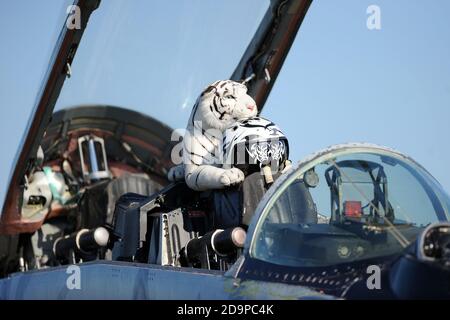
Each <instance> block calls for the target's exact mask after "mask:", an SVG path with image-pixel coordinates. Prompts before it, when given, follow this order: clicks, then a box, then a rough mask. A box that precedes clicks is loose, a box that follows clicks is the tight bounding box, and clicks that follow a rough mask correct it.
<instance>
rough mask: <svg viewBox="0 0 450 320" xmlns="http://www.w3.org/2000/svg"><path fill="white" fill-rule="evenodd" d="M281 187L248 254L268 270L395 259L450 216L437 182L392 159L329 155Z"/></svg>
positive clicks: (376, 155) (420, 170) (363, 154)
mask: <svg viewBox="0 0 450 320" xmlns="http://www.w3.org/2000/svg"><path fill="white" fill-rule="evenodd" d="M283 180H284V181H283V182H280V183H279V184H277V187H278V189H277V190H276V191H275V190H274V194H273V195H272V198H271V199H270V200H268V201H267V202H266V204H265V206H264V209H263V211H262V214H261V216H260V219H259V221H258V223H257V224H256V226H255V231H254V234H253V237H252V242H251V246H250V252H249V253H250V256H252V257H253V258H255V259H256V260H259V261H264V262H268V263H270V264H271V265H280V266H285V267H296V268H311V267H315V268H316V267H327V266H334V265H340V264H345V263H354V262H357V261H363V260H364V261H369V260H370V259H373V258H381V257H392V256H395V255H398V254H399V253H400V252H402V251H403V250H404V249H405V248H407V247H408V246H410V245H411V244H412V243H413V242H414V241H415V239H416V238H417V236H418V235H419V234H420V233H421V231H423V230H424V229H425V228H426V227H427V226H428V225H430V224H432V223H435V222H438V221H446V220H448V217H449V203H448V199H447V197H446V196H445V195H444V194H443V193H440V192H439V188H437V187H436V182H435V181H434V179H433V178H431V176H430V175H429V174H428V173H427V172H426V171H425V170H424V169H423V168H422V167H420V166H419V165H417V164H416V163H414V162H413V161H410V160H409V159H405V158H403V159H401V158H399V157H395V156H394V154H390V155H388V154H386V153H384V152H373V150H372V151H370V152H369V151H366V152H357V153H351V154H346V152H345V151H341V152H338V153H337V154H335V153H333V152H330V153H329V154H328V155H325V156H322V157H318V158H317V159H316V160H314V161H310V162H309V163H307V164H306V165H304V166H300V169H299V170H297V171H294V172H293V173H291V174H290V175H289V177H286V178H285V179H283Z"/></svg>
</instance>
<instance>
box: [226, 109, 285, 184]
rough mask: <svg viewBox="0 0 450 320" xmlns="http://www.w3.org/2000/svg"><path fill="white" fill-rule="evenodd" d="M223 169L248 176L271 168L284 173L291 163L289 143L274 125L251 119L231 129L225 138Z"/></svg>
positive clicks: (229, 128)
mask: <svg viewBox="0 0 450 320" xmlns="http://www.w3.org/2000/svg"><path fill="white" fill-rule="evenodd" d="M222 147H223V155H224V159H223V160H224V168H231V167H234V168H238V169H240V170H242V171H243V172H244V174H245V175H249V174H251V173H254V172H258V171H261V169H262V168H263V167H265V168H267V167H270V169H271V171H272V173H276V172H278V171H281V170H282V169H283V168H284V166H285V164H286V160H288V159H289V143H288V139H287V138H286V136H285V135H284V134H283V132H282V131H281V130H280V128H279V127H278V126H277V125H276V124H274V123H273V122H272V121H270V120H267V119H264V118H261V117H252V118H247V119H244V120H240V121H237V122H235V123H233V124H232V125H231V126H229V127H228V128H227V129H226V130H225V133H224V137H223V145H222Z"/></svg>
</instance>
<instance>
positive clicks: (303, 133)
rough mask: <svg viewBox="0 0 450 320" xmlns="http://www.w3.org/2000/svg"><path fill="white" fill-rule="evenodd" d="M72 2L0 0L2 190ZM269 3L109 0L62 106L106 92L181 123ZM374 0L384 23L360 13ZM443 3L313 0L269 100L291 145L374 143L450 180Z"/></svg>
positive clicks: (299, 153) (106, 99)
mask: <svg viewBox="0 0 450 320" xmlns="http://www.w3.org/2000/svg"><path fill="white" fill-rule="evenodd" d="M68 3H70V1H60V2H57V1H54V0H46V1H39V2H38V1H33V2H30V1H26V0H18V1H10V2H6V1H3V3H2V10H1V12H0V39H1V41H2V44H1V45H0V106H1V108H0V121H1V126H0V139H1V140H0V142H1V146H2V153H1V156H0V200H1V199H2V198H3V196H4V192H5V187H6V183H7V180H8V177H9V174H10V171H11V165H12V162H13V159H14V156H15V154H16V151H17V146H18V143H19V141H20V139H21V135H22V132H23V130H24V127H25V123H26V121H27V120H28V115H29V112H30V109H31V108H32V106H33V104H34V102H35V99H36V94H37V91H38V89H39V85H40V80H41V79H42V76H43V72H44V70H45V68H46V66H47V62H48V58H49V54H50V52H51V50H52V46H53V44H54V40H55V38H56V36H57V34H58V32H59V29H60V27H61V25H62V22H63V19H64V15H62V14H61V13H62V12H64V9H65V7H66V6H67V5H68ZM266 3H267V1H263V0H251V1H238V0H233V1H226V2H225V3H222V4H220V3H219V2H217V1H210V0H192V1H173V2H172V3H170V2H161V1H158V2H156V1H143V0H134V1H119V0H108V1H104V2H103V3H102V5H101V8H100V10H99V11H98V12H96V13H95V14H94V15H93V16H92V18H91V24H90V25H89V28H88V31H87V32H86V34H85V37H84V38H83V40H82V44H81V46H80V49H79V52H78V55H77V57H76V59H75V61H74V64H73V66H72V67H73V71H74V75H73V77H72V78H71V79H69V80H68V81H67V82H66V84H65V87H64V90H63V92H62V95H61V98H60V100H59V101H58V104H57V108H58V109H60V108H65V107H69V106H73V105H77V104H86V103H102V104H103V103H109V104H114V105H118V106H123V107H129V108H133V109H136V110H139V111H141V112H144V113H147V114H150V115H152V116H155V117H158V118H159V119H161V120H163V121H164V122H167V123H168V124H169V125H171V126H172V127H175V128H177V127H183V126H184V124H185V122H186V121H187V118H188V116H189V112H190V107H191V105H192V103H193V100H195V97H196V95H197V93H198V92H199V90H201V88H203V87H204V86H205V85H206V84H208V83H209V82H211V81H213V80H216V79H219V78H226V77H228V76H229V75H230V74H231V72H232V70H233V67H234V66H235V65H236V63H237V62H238V60H239V58H240V55H241V53H242V52H243V49H244V48H245V46H246V44H247V43H248V41H249V39H250V36H251V33H252V32H253V31H254V27H255V25H256V22H257V21H258V19H260V18H261V16H262V14H263V12H264V9H265V7H264V5H265V4H266ZM256 4H258V7H257V8H256V9H254V7H255V5H256ZM371 4H376V5H378V6H379V7H380V9H381V30H376V31H375V30H372V31H370V30H368V29H367V27H366V19H367V14H366V9H367V7H368V6H369V5H371ZM133 5H134V6H133ZM449 13H450V2H449V1H446V0H432V1H421V0H396V1H392V0H389V1H388V0H372V1H365V0H343V1H335V0H320V1H318V0H316V1H314V2H313V4H312V6H311V8H310V11H309V12H308V14H307V16H306V18H305V21H304V23H303V25H302V27H301V29H300V31H299V34H298V35H297V38H296V41H295V43H294V46H293V48H292V50H291V52H290V54H289V56H288V58H287V59H286V63H285V65H284V67H283V69H282V71H281V74H280V76H279V78H278V80H277V82H276V84H275V87H274V89H273V91H272V94H271V96H270V97H269V100H268V101H267V104H266V106H265V109H264V112H263V115H264V116H266V117H268V118H271V119H273V120H274V121H275V122H276V123H278V124H279V125H280V126H281V127H282V128H283V129H284V131H285V132H286V134H287V135H288V137H289V139H290V144H291V149H292V150H291V151H292V154H291V158H292V159H294V160H299V159H300V158H301V157H303V156H305V155H306V154H308V153H311V152H313V151H316V150H318V149H321V148H323V147H326V146H328V145H331V144H335V143H341V142H348V141H367V142H373V143H378V144H382V145H386V146H389V147H393V148H396V149H398V150H400V151H402V152H405V153H407V154H409V155H411V156H412V157H413V158H415V159H416V160H417V161H418V162H419V163H421V164H422V165H424V166H425V167H426V168H427V169H428V170H429V171H430V172H431V173H432V174H433V175H434V176H435V177H436V178H437V179H438V180H439V181H440V182H441V183H442V184H443V186H444V188H445V189H446V190H450V170H449V169H448V166H449V164H450V150H449V141H448V139H449V137H450V125H449V119H450V59H449V57H450V19H449V18H448V15H449ZM130 57H131V58H130Z"/></svg>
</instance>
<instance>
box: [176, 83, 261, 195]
mask: <svg viewBox="0 0 450 320" xmlns="http://www.w3.org/2000/svg"><path fill="white" fill-rule="evenodd" d="M256 114H257V108H256V103H255V101H254V100H253V99H252V97H250V96H249V95H248V94H247V87H246V86H245V85H243V84H240V83H238V82H235V81H231V80H220V81H216V82H214V83H212V84H211V85H209V86H208V87H206V89H205V90H203V92H202V93H201V94H200V96H199V97H198V99H197V101H196V103H195V105H194V107H193V109H192V112H191V116H190V118H189V121H188V126H187V130H186V134H185V136H184V140H183V165H181V166H178V167H175V168H172V169H171V170H170V171H169V174H168V177H169V180H171V181H175V180H178V179H179V178H181V177H182V176H183V175H184V178H185V180H186V183H187V185H188V186H189V187H190V188H192V189H194V190H209V189H222V188H224V187H226V186H229V185H234V184H237V183H240V182H242V181H243V179H244V174H243V173H242V172H241V171H240V170H239V169H236V168H232V169H223V168H221V167H222V134H223V131H224V130H225V129H226V128H227V127H228V126H229V125H231V124H232V123H233V122H235V121H237V120H241V119H245V118H249V117H253V116H255V115H256Z"/></svg>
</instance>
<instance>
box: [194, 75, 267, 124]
mask: <svg viewBox="0 0 450 320" xmlns="http://www.w3.org/2000/svg"><path fill="white" fill-rule="evenodd" d="M257 112H258V110H257V108H256V103H255V101H254V100H253V98H252V97H250V96H249V95H248V94H247V87H246V86H245V85H243V84H241V83H239V82H235V81H232V80H221V81H216V82H214V83H212V84H211V85H209V86H208V87H207V88H206V89H205V90H204V91H203V92H202V94H201V95H200V97H199V98H198V100H197V103H196V105H195V107H194V111H193V117H192V120H193V121H202V124H203V126H204V129H209V128H214V129H219V130H221V131H223V130H225V128H226V127H228V126H229V125H230V124H231V123H233V122H235V121H237V120H241V119H244V118H249V117H254V116H256V114H257Z"/></svg>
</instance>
